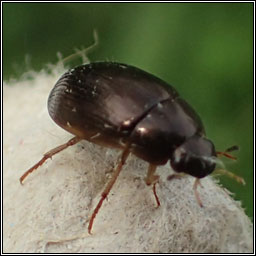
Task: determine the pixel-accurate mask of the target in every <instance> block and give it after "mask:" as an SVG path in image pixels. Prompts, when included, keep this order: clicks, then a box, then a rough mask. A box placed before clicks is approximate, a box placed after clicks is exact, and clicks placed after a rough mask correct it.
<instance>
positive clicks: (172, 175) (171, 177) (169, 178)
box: [167, 173, 187, 181]
mask: <svg viewBox="0 0 256 256" xmlns="http://www.w3.org/2000/svg"><path fill="white" fill-rule="evenodd" d="M186 176H187V174H186V173H173V174H171V175H169V176H168V177H167V180H168V181H170V180H173V179H181V178H184V177H186Z"/></svg>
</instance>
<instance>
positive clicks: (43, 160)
mask: <svg viewBox="0 0 256 256" xmlns="http://www.w3.org/2000/svg"><path fill="white" fill-rule="evenodd" d="M80 140H82V139H81V138H79V137H74V138H72V139H70V140H69V141H68V142H66V143H64V144H62V145H60V146H58V147H56V148H54V149H52V150H50V151H48V152H47V153H45V154H44V156H43V157H42V159H41V160H40V161H39V162H37V163H36V164H35V165H34V166H32V167H31V168H30V169H28V170H27V171H26V172H25V173H24V174H23V175H22V176H21V177H20V184H23V181H24V179H25V178H26V177H27V176H28V175H29V174H30V173H32V172H33V171H35V170H36V169H37V168H38V167H39V166H40V165H42V164H43V163H44V162H45V161H46V160H47V159H48V158H52V156H53V155H55V154H57V153H59V152H60V151H62V150H64V149H66V148H67V147H69V146H72V145H75V144H76V143H77V142H79V141H80Z"/></svg>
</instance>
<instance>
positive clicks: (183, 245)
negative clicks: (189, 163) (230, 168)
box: [3, 67, 253, 253]
mask: <svg viewBox="0 0 256 256" xmlns="http://www.w3.org/2000/svg"><path fill="white" fill-rule="evenodd" d="M62 72H64V70H61V68H60V69H58V68H57V67H56V72H55V73H54V74H47V73H46V72H44V71H42V72H39V73H35V74H32V77H33V79H26V78H23V79H21V81H9V82H6V83H5V85H4V89H3V91H4V97H3V99H4V112H3V114H4V119H3V121H4V134H3V138H4V142H3V143H4V144H3V149H4V154H3V156H4V159H3V160H4V163H3V185H4V186H3V192H4V197H3V199H4V201H3V207H4V208H3V224H4V230H3V231H4V232H3V235H4V237H3V246H4V248H3V249H4V252H5V253H11V252H13V253H15V252H16V253H28V252H48V253H50V252H62V253H74V252H80V253H81V252H83V253H104V252H112V253H121V252H126V253H135V252H141V253H142V252H144V253H157V252H162V253H172V252H175V253H182V252H183V253H185V252H187V253H245V252H248V253H249V252H252V251H253V233H252V232H253V231H252V223H251V221H250V220H249V218H248V217H247V216H246V215H245V213H244V211H243V209H242V208H241V207H240V204H239V202H235V201H234V200H233V199H232V198H231V197H230V195H229V193H228V192H227V191H226V190H224V189H223V188H221V187H219V186H218V185H216V183H215V182H214V181H213V180H212V179H211V178H208V177H207V178H204V179H202V180H201V183H202V185H203V188H200V187H199V189H198V190H199V193H200V196H201V199H202V202H203V204H204V207H203V208H201V207H199V206H198V204H197V202H196V199H195V197H194V193H193V188H192V186H193V182H194V178H192V177H185V178H182V179H174V180H171V181H167V179H166V178H167V176H168V175H169V174H171V170H170V167H169V165H167V166H162V167H159V168H158V169H157V173H158V174H159V175H160V183H159V184H158V185H157V193H158V196H159V199H160V201H161V206H160V207H159V208H156V202H155V199H154V196H153V193H152V189H151V187H148V186H146V184H145V182H144V177H145V176H146V172H147V167H148V165H147V163H145V162H143V161H142V160H140V159H137V158H136V157H134V156H129V159H128V161H127V163H126V165H125V166H124V168H123V170H122V172H121V174H120V176H119V177H118V179H117V182H116V183H115V185H114V187H113V189H112V190H111V192H110V194H109V196H108V200H105V202H104V203H103V206H102V208H101V209H100V211H99V213H98V215H97V217H96V219H95V222H94V226H93V230H92V232H93V235H89V234H88V233H87V225H88V218H89V216H90V215H91V213H92V211H93V209H94V207H95V206H96V204H97V202H98V200H99V199H100V194H101V192H102V191H103V189H104V186H105V185H106V183H107V181H108V180H109V178H110V177H111V169H112V168H113V167H114V166H115V163H116V160H117V156H118V155H119V154H120V152H118V151H116V150H113V149H108V148H102V147H100V146H96V145H93V144H90V143H89V142H86V141H83V142H81V143H78V144H77V145H74V146H73V147H70V148H68V149H66V150H65V151H63V152H61V153H59V154H58V155H56V156H54V157H53V159H52V160H50V159H49V160H48V161H47V162H46V164H45V165H43V166H42V167H39V168H38V170H36V171H35V172H34V173H33V174H31V175H29V177H28V178H27V179H26V180H25V182H24V185H23V186H21V185H20V183H19V178H20V176H21V175H22V174H23V173H24V172H25V171H26V170H27V169H28V168H29V167H31V166H32V165H33V164H35V163H36V162H37V161H38V160H40V159H41V157H42V155H43V153H45V152H47V151H49V150H50V149H52V148H54V147H56V146H57V145H60V144H63V143H65V142H66V141H68V140H69V139H70V138H71V137H72V135H70V134H68V133H67V132H65V131H64V130H62V129H61V128H59V127H58V126H57V125H56V124H54V122H53V121H52V120H51V118H50V117H49V115H48V112H47V98H48V95H49V92H50V90H51V88H52V87H53V85H54V84H55V82H56V81H57V80H58V78H59V76H60V75H61V73H62Z"/></svg>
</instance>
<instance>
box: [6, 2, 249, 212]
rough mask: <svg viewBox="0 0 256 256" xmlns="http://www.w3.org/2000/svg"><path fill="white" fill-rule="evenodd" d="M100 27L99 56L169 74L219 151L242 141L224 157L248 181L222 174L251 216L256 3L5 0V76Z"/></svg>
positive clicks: (70, 47)
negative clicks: (235, 158) (15, 0)
mask: <svg viewBox="0 0 256 256" xmlns="http://www.w3.org/2000/svg"><path fill="white" fill-rule="evenodd" d="M94 29H97V31H98V35H99V42H100V44H99V46H98V48H97V49H96V50H95V51H94V52H92V53H91V54H90V55H89V57H90V59H91V60H92V61H99V60H114V61H118V62H123V63H127V64H131V65H135V66H137V67H140V68H142V69H145V70H147V71H148V72H151V73H153V74H155V75H157V76H159V77H160V78H162V79H164V80H166V81H167V82H169V83H170V84H172V85H174V86H175V87H176V88H177V90H178V91H179V93H180V94H181V95H182V97H183V98H184V99H186V100H187V101H188V102H189V103H190V104H191V105H192V106H193V107H194V108H195V109H196V110H197V112H198V113H199V115H200V116H201V118H202V120H203V122H204V124H205V128H206V131H207V135H208V137H209V138H210V139H211V140H212V141H214V143H215V146H216V148H217V149H218V150H219V151H221V150H225V149H226V148H227V147H229V146H232V145H239V146H240V151H239V152H236V153H234V154H235V155H237V156H238V158H239V159H238V161H236V162H232V161H231V160H228V159H227V160H225V163H226V167H227V169H229V170H230V171H232V172H235V173H236V174H238V175H241V176H243V177H244V179H245V180H246V182H247V185H246V186H242V185H240V184H237V183H236V181H235V180H231V179H229V178H225V177H221V182H222V183H223V184H224V186H225V187H227V188H228V189H229V190H231V191H232V192H234V193H235V198H236V199H239V200H241V201H242V205H243V207H245V208H246V212H247V214H248V215H249V216H250V217H252V216H253V177H254V173H253V3H165V4H156V3H116V4H115V3H4V4H3V63H4V65H3V75H4V79H5V80H8V79H10V78H11V77H19V76H20V75H21V74H22V73H23V72H24V71H25V67H28V66H29V67H30V68H33V69H35V70H40V69H41V68H43V67H44V65H45V64H46V63H49V62H51V63H55V62H56V61H57V57H56V53H57V52H61V53H62V55H63V56H65V57H66V56H68V55H70V54H72V53H73V52H74V48H75V47H81V46H84V47H87V46H89V45H91V44H92V43H93V36H92V34H93V30H94ZM25 56H27V57H28V58H27V57H25ZM25 59H27V60H28V59H29V65H28V64H25V65H24V63H25ZM204 189H207V188H204ZM201 193H202V192H201Z"/></svg>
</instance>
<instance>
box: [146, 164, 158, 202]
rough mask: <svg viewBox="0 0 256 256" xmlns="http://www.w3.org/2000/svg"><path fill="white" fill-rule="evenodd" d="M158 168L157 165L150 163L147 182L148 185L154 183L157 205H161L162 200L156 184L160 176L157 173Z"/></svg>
mask: <svg viewBox="0 0 256 256" xmlns="http://www.w3.org/2000/svg"><path fill="white" fill-rule="evenodd" d="M156 168H157V165H153V164H149V167H148V174H147V177H146V178H145V182H146V184H147V185H148V186H149V185H151V184H153V193H154V196H155V199H156V203H157V207H159V206H160V201H159V198H158V196H157V194H156V184H157V182H158V180H159V176H158V175H155V171H156Z"/></svg>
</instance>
